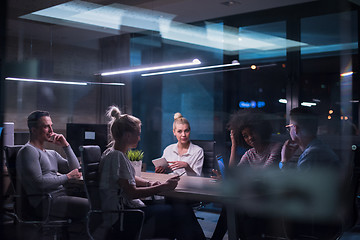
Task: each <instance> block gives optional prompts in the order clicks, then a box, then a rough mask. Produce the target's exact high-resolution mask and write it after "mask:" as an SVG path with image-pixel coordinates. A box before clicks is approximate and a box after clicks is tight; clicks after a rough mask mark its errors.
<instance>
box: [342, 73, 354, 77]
mask: <svg viewBox="0 0 360 240" xmlns="http://www.w3.org/2000/svg"><path fill="white" fill-rule="evenodd" d="M353 74H354V72H345V73H342V74H340V76H342V77H347V76H351V75H353Z"/></svg>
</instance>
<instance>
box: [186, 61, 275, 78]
mask: <svg viewBox="0 0 360 240" xmlns="http://www.w3.org/2000/svg"><path fill="white" fill-rule="evenodd" d="M274 66H276V64H275V63H272V64H267V65H261V66H258V68H260V67H261V68H264V67H274ZM248 69H251V68H250V67H240V68H233V69H226V70H224V69H222V70H217V71H208V72H200V73H190V74H183V75H180V76H181V77H190V76H196V75H204V74H209V73H220V72H232V71H240V70H248Z"/></svg>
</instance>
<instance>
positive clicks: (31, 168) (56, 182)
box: [16, 111, 89, 220]
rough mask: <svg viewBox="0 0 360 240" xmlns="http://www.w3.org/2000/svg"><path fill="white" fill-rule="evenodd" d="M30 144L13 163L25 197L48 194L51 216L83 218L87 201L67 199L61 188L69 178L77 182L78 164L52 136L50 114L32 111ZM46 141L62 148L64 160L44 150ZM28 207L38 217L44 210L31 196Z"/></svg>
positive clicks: (41, 202)
mask: <svg viewBox="0 0 360 240" xmlns="http://www.w3.org/2000/svg"><path fill="white" fill-rule="evenodd" d="M27 124H28V127H29V131H30V141H29V142H28V143H26V144H25V145H24V146H23V147H22V148H21V149H20V151H19V153H18V155H17V161H16V169H17V174H18V179H20V182H21V184H22V186H23V188H24V190H25V191H26V194H44V193H49V194H50V195H51V196H52V203H51V206H52V207H51V209H50V215H51V216H55V217H66V218H71V219H79V220H81V219H85V217H86V214H87V212H88V209H89V204H88V200H87V199H86V198H80V197H74V196H68V194H67V192H66V189H65V188H64V187H63V185H64V184H65V183H67V182H68V181H69V180H70V179H79V178H80V177H81V172H79V170H78V169H79V167H80V165H79V161H78V159H77V158H76V156H75V154H74V152H73V150H72V149H71V146H70V145H69V143H68V142H67V141H66V139H65V137H64V136H63V135H62V134H57V133H54V131H53V129H52V125H53V123H52V121H51V118H50V114H49V113H48V112H46V111H34V112H32V113H31V114H30V115H29V116H28V118H27ZM45 142H49V143H52V144H55V145H58V146H61V147H63V149H64V151H65V154H66V159H65V158H63V157H62V156H61V155H60V154H58V153H57V152H56V151H54V150H47V149H45V148H44V143H45ZM29 201H30V204H31V205H32V206H33V207H34V208H35V210H36V211H37V213H38V214H39V216H42V214H43V213H42V211H43V209H46V208H47V206H46V204H47V200H46V199H45V200H44V199H43V197H42V196H39V197H30V198H29Z"/></svg>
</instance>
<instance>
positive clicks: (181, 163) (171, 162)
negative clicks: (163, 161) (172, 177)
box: [168, 161, 190, 171]
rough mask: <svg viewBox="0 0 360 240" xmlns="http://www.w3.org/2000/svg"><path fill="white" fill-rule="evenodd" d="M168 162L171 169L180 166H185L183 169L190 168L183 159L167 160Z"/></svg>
mask: <svg viewBox="0 0 360 240" xmlns="http://www.w3.org/2000/svg"><path fill="white" fill-rule="evenodd" d="M168 163H169V164H170V166H169V168H170V169H171V170H172V171H174V170H176V169H180V168H185V170H188V169H189V168H190V166H189V164H188V163H187V162H183V161H169V162H168Z"/></svg>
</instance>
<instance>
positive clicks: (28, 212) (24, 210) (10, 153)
mask: <svg viewBox="0 0 360 240" xmlns="http://www.w3.org/2000/svg"><path fill="white" fill-rule="evenodd" d="M22 147H23V145H14V146H4V151H5V162H6V167H7V170H8V173H9V176H10V180H11V184H12V186H13V189H14V192H15V195H16V198H15V205H14V211H15V214H16V217H17V220H19V221H21V222H33V221H43V220H44V219H46V218H47V216H39V214H38V213H37V212H36V210H35V208H34V207H32V205H31V204H30V201H29V197H28V196H27V195H26V191H25V189H24V188H23V186H22V184H21V182H20V181H17V171H16V159H17V154H18V152H19V150H20V149H21V148H22ZM44 221H45V220H44Z"/></svg>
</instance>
